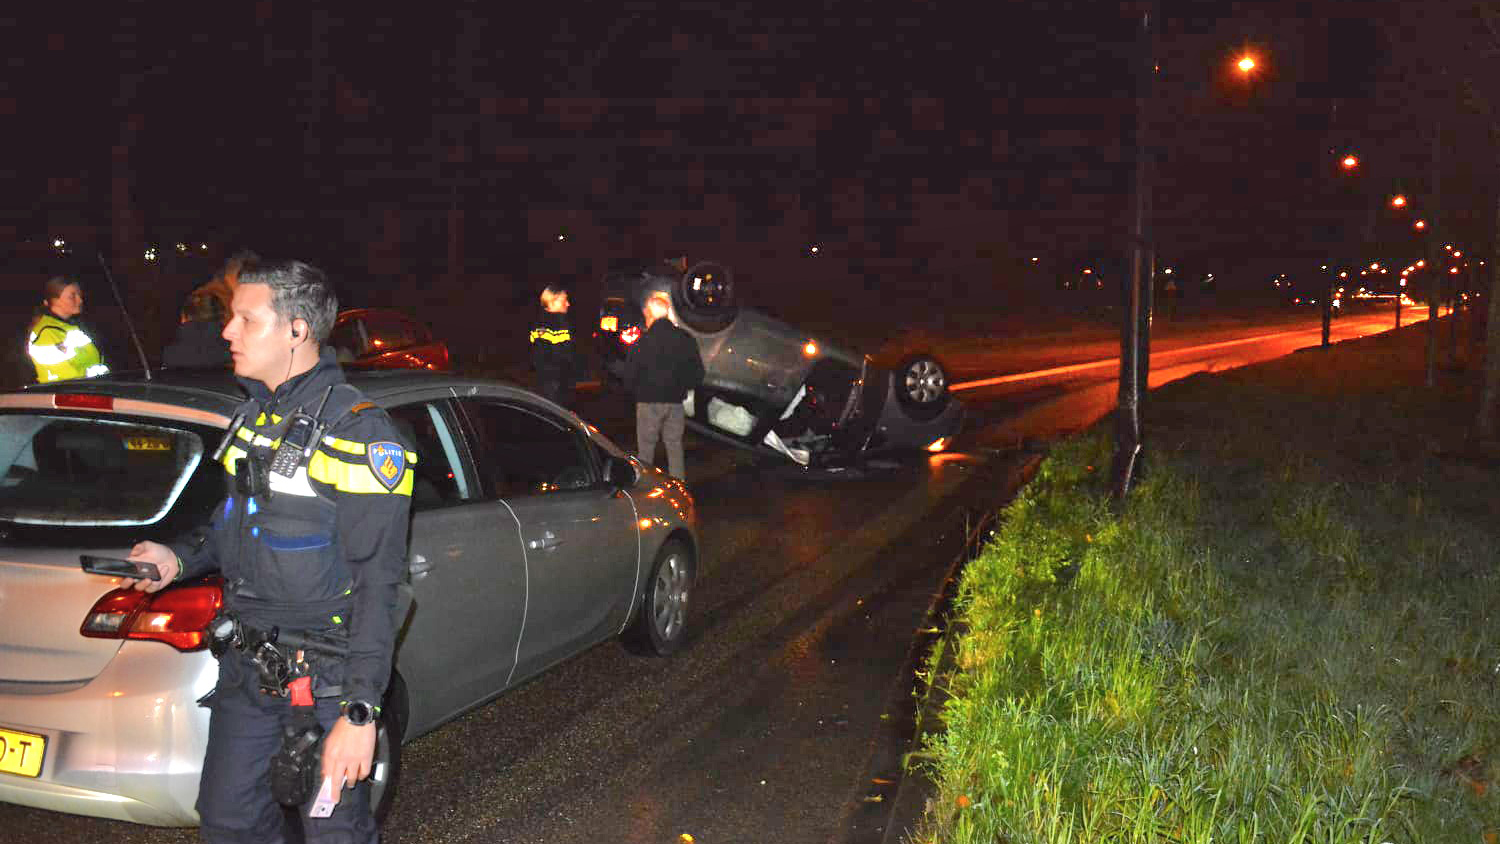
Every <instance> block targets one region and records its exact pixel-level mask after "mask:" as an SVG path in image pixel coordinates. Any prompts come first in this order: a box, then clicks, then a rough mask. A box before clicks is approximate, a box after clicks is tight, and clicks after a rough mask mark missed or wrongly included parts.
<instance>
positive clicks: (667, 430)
mask: <svg viewBox="0 0 1500 844" xmlns="http://www.w3.org/2000/svg"><path fill="white" fill-rule="evenodd" d="M685 425H686V416H685V414H684V413H683V412H682V402H639V403H637V404H636V406H635V444H636V452H635V453H636V456H637V457H639V458H640V459H641V462H643V463H649V464H651V465H653V466H655V465H657V463H656V442H657V440H658V439H660V440H661V442H662V444H663V445H665V446H666V447H667V471H668V472H670V473H672V476H673V477H677V478H681V479H683V480H687V465H686V461H685V460H684V459H683V456H682V431H683V428H684V427H685Z"/></svg>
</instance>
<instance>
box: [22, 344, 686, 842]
mask: <svg viewBox="0 0 1500 844" xmlns="http://www.w3.org/2000/svg"><path fill="white" fill-rule="evenodd" d="M350 381H351V383H353V384H354V385H355V386H357V387H359V388H360V389H361V390H363V391H364V392H365V394H366V395H368V396H369V397H370V398H371V399H372V400H373V401H375V402H377V403H378V404H380V405H382V406H383V407H384V408H385V409H386V410H387V411H388V412H389V413H390V414H391V417H392V419H394V420H395V422H396V425H397V427H398V428H399V429H400V430H401V431H402V432H403V434H404V436H405V438H406V439H407V440H408V443H407V444H408V445H409V446H410V447H412V448H413V449H414V450H415V451H417V453H418V455H419V460H418V463H417V465H416V466H415V475H416V477H415V482H414V488H413V493H412V526H411V540H410V551H409V556H408V565H409V578H408V581H407V583H406V584H404V585H403V587H402V590H401V606H400V607H399V613H400V618H402V619H404V624H403V626H402V627H401V632H400V639H399V642H398V646H397V655H396V663H395V671H394V676H393V677H392V678H391V682H390V686H389V690H388V692H387V696H386V701H385V706H384V710H383V712H382V714H381V729H380V739H379V742H378V747H377V758H376V766H375V767H376V770H375V774H374V778H375V784H374V793H373V795H372V796H373V798H374V800H375V804H376V807H377V808H376V811H377V814H383V813H384V812H385V811H386V810H387V809H388V807H389V805H390V801H391V796H392V793H393V791H394V787H395V783H396V781H397V778H398V776H399V773H400V761H401V748H400V746H401V743H402V742H403V741H405V740H408V739H411V738H413V737H415V736H417V735H420V734H422V733H424V732H426V731H429V730H431V729H433V728H435V727H437V726H439V725H441V724H443V723H444V722H446V721H448V720H450V719H452V718H453V717H454V716H456V715H458V714H460V713H462V712H464V711H465V710H467V709H470V708H472V707H475V706H478V705H480V704H482V703H484V702H486V701H488V700H490V699H492V698H494V697H495V696H496V695H499V694H500V693H501V692H503V691H505V690H506V689H508V688H511V687H513V686H515V685H517V684H519V683H521V682H522V681H524V680H526V679H527V678H529V677H532V676H534V675H536V674H538V673H540V672H542V671H545V670H546V669H547V668H549V667H550V666H552V665H555V664H557V663H559V662H561V661H563V660H565V659H567V658H569V657H571V656H573V655H575V654H577V653H579V652H580V651H583V650H585V649H587V648H590V647H592V646H593V645H596V644H598V643H600V642H602V641H605V640H607V639H611V638H615V637H620V638H622V639H623V640H624V641H625V643H626V645H627V646H628V647H630V649H631V650H633V651H636V652H638V653H642V654H647V655H665V654H669V653H671V652H673V651H675V650H676V649H678V648H679V647H681V645H682V644H683V642H684V640H685V634H686V630H685V626H684V625H685V622H686V620H687V611H688V606H689V598H690V595H691V594H692V589H693V586H694V583H695V579H696V575H697V571H698V564H697V561H698V559H699V557H698V553H699V552H698V540H697V536H696V533H695V523H696V513H695V508H694V503H693V498H692V496H691V495H690V494H689V493H688V490H687V488H686V487H685V486H684V485H683V483H682V482H681V481H679V480H676V479H674V478H671V477H668V476H666V475H664V474H662V473H661V472H660V471H658V470H655V469H650V468H645V467H643V466H642V465H641V464H640V463H639V462H637V461H636V460H634V459H633V458H631V457H629V456H627V455H626V454H625V453H624V452H622V451H621V450H620V449H619V448H618V447H616V446H615V445H614V444H613V443H611V442H610V441H609V440H608V439H607V438H605V437H604V436H603V435H602V434H600V432H599V431H598V430H597V429H595V428H594V427H593V426H591V425H588V424H587V423H585V422H583V421H582V420H580V419H579V418H578V417H576V416H574V415H573V414H572V413H570V412H568V411H566V410H564V409H562V408H560V407H558V406H556V405H553V404H551V403H550V402H548V401H546V400H545V399H542V398H540V397H538V396H536V395H534V394H532V393H529V392H527V391H525V390H521V389H518V388H515V387H512V386H508V385H505V384H499V383H494V382H487V381H478V380H472V379H464V378H458V377H453V376H448V375H436V374H430V373H422V372H388V373H386V372H383V373H360V374H352V375H351V376H350ZM239 395H240V394H239V391H238V389H237V388H236V387H235V386H234V384H233V381H232V380H231V379H229V378H228V377H227V376H226V375H223V374H205V373H177V374H168V375H166V376H161V375H158V376H157V378H156V380H152V381H146V380H142V379H138V378H127V377H115V378H104V379H93V380H88V381H75V382H60V383H56V384H52V385H48V386H47V387H42V388H33V389H29V390H26V391H24V392H20V393H11V394H5V395H0V800H4V801H7V802H12V803H18V804H23V805H29V806H36V807H40V808H45V809H52V810H56V811H63V812H71V813H76V814H84V815H96V816H100V817H108V818H116V819H121V820H127V821H135V822H138V823H145V824H156V825H169V826H177V825H183V826H188V825H193V824H196V823H197V814H196V812H195V811H194V809H193V804H194V801H195V800H196V797H197V791H198V775H199V768H200V765H201V762H202V759H203V752H204V747H205V743H206V740H207V731H208V710H206V709H204V708H203V707H200V706H198V705H197V703H196V701H197V700H198V699H199V698H200V697H202V696H203V695H204V694H206V693H207V692H208V691H209V690H210V689H211V688H212V687H213V684H214V681H215V678H216V675H217V669H216V666H215V664H214V661H213V659H212V657H211V656H210V655H209V654H208V652H207V651H206V649H205V642H204V639H203V634H202V630H203V627H204V625H205V624H206V623H207V621H208V620H209V619H210V618H211V617H212V616H213V614H214V613H215V612H216V611H217V609H218V606H219V603H220V591H219V583H218V582H217V581H216V580H215V579H205V580H200V581H197V582H192V583H185V584H180V585H178V586H175V587H173V588H169V589H166V590H163V591H162V592H159V593H157V594H155V595H146V594H144V593H140V592H134V591H127V590H117V589H115V588H114V586H115V583H113V582H112V581H111V580H110V579H108V578H102V577H99V576H96V575H90V574H85V573H84V572H82V571H81V570H80V568H79V564H78V556H79V554H80V553H94V554H103V555H116V556H123V555H124V553H125V552H126V550H127V549H128V548H129V547H130V545H131V544H132V543H134V542H135V541H137V540H139V539H164V538H167V537H169V536H172V535H175V534H176V533H178V532H180V531H182V530H185V529H187V528H188V527H191V526H192V525H194V524H198V523H201V522H202V521H204V520H206V519H207V514H208V511H209V510H210V509H211V508H212V507H213V505H214V503H215V502H216V501H217V500H219V498H220V496H221V495H222V493H223V491H224V483H225V478H224V473H223V471H222V469H220V468H219V467H217V466H216V465H213V463H212V461H210V460H209V459H208V455H209V454H210V453H211V452H212V451H213V449H214V447H215V445H216V444H217V442H218V440H219V438H220V437H221V436H222V435H223V431H224V428H225V427H226V426H227V425H228V423H229V417H230V415H231V412H232V410H233V408H234V406H235V405H236V404H237V403H238V401H239Z"/></svg>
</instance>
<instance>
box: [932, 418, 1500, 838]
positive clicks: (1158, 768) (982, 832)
mask: <svg viewBox="0 0 1500 844" xmlns="http://www.w3.org/2000/svg"><path fill="white" fill-rule="evenodd" d="M1245 424H1246V425H1247V427H1249V426H1251V425H1252V424H1253V423H1248V422H1247V423H1245ZM1240 433H1243V435H1244V437H1243V440H1241V439H1236V437H1235V436H1226V435H1225V432H1223V431H1218V432H1217V435H1218V436H1217V438H1215V437H1208V436H1206V437H1204V439H1203V442H1200V443H1187V442H1185V441H1184V442H1181V443H1174V444H1173V445H1172V446H1171V450H1169V451H1162V452H1160V453H1159V454H1158V455H1157V456H1156V459H1155V462H1154V463H1153V465H1152V472H1151V473H1150V475H1149V476H1148V477H1147V479H1145V481H1144V482H1143V483H1142V484H1141V485H1140V486H1139V487H1138V488H1137V490H1136V491H1135V493H1134V494H1133V495H1132V496H1131V497H1130V499H1129V501H1128V504H1127V506H1126V507H1125V508H1124V509H1123V511H1122V512H1120V513H1119V514H1114V513H1112V512H1111V509H1110V507H1109V506H1108V504H1107V499H1106V497H1105V495H1104V489H1103V481H1102V480H1101V477H1100V476H1101V475H1103V474H1106V473H1105V472H1104V469H1105V468H1107V466H1108V460H1109V457H1108V448H1107V443H1105V442H1104V441H1103V439H1102V438H1100V437H1097V436H1095V437H1091V438H1083V439H1078V440H1074V441H1071V442H1068V443H1065V444H1063V445H1061V446H1059V447H1058V448H1057V449H1055V450H1054V452H1053V454H1052V455H1051V456H1050V457H1049V458H1048V459H1047V460H1046V461H1045V462H1044V463H1043V465H1042V467H1041V468H1040V470H1039V472H1038V475H1037V477H1036V479H1035V480H1034V481H1033V482H1032V483H1031V484H1030V485H1029V486H1028V487H1027V488H1026V489H1025V490H1023V492H1022V493H1021V494H1020V496H1019V497H1018V498H1017V499H1016V500H1015V501H1014V502H1013V503H1012V504H1011V505H1010V506H1009V507H1008V508H1007V510H1006V512H1005V513H1004V514H1003V527H1002V529H1001V531H1000V533H999V535H998V536H997V537H996V539H995V541H994V542H993V543H992V544H991V545H990V547H989V548H987V549H986V551H985V552H984V553H983V555H982V556H981V557H980V558H979V559H977V560H976V561H974V562H973V563H971V564H970V565H969V566H968V568H967V570H966V572H965V575H964V579H963V582H962V585H961V587H960V595H959V603H958V613H959V617H958V621H959V622H960V624H959V627H958V629H960V630H962V631H963V632H962V633H961V634H960V636H959V637H958V638H957V640H956V642H954V644H953V646H952V647H953V653H952V665H953V667H952V669H951V670H950V671H949V673H947V674H942V675H938V676H937V678H936V683H937V684H939V685H940V686H944V687H946V691H947V692H949V694H950V695H951V696H950V697H949V699H948V700H947V702H946V704H945V706H944V710H943V712H942V717H943V720H944V729H943V730H941V731H940V732H938V733H936V734H935V735H934V736H932V737H931V738H930V739H929V741H928V745H927V747H926V748H925V752H924V754H923V755H922V758H923V759H925V760H926V762H925V763H926V764H927V765H929V766H930V767H931V773H932V775H933V778H934V780H935V782H936V783H937V793H936V795H935V797H934V798H933V800H932V802H931V803H930V805H929V810H928V812H927V815H926V817H925V818H924V820H923V823H922V825H921V826H920V827H919V828H918V829H917V830H916V831H915V832H914V833H913V834H912V835H911V840H913V841H919V842H928V841H941V842H985V844H992V842H1098V841H1117V842H1148V841H1149V842H1157V841H1173V842H1177V841H1180V842H1202V843H1203V844H1207V842H1211V841H1212V842H1288V844H1292V843H1293V842H1297V843H1298V844H1300V842H1346V841H1347V842H1377V843H1378V842H1386V841H1390V842H1413V844H1415V842H1449V841H1452V842H1481V843H1482V842H1491V844H1492V842H1493V841H1494V837H1493V836H1494V835H1495V834H1496V832H1497V831H1500V796H1497V794H1496V788H1495V787H1494V786H1493V785H1492V781H1493V780H1494V779H1495V777H1496V774H1497V766H1496V763H1495V761H1494V760H1495V754H1496V753H1500V717H1497V713H1500V706H1497V704H1500V675H1497V673H1496V672H1497V670H1500V665H1497V663H1500V646H1497V629H1496V628H1497V624H1500V604H1497V602H1496V599H1497V598H1500V588H1497V587H1500V573H1497V569H1496V549H1497V548H1500V535H1497V531H1496V527H1495V526H1494V525H1493V524H1491V523H1489V522H1488V521H1487V520H1484V519H1469V520H1465V519H1462V518H1458V517H1457V516H1455V515H1453V513H1451V512H1449V511H1448V510H1447V509H1445V508H1444V506H1443V505H1442V503H1441V502H1442V500H1443V499H1444V497H1443V496H1440V495H1435V494H1434V490H1431V489H1426V488H1424V487H1423V486H1422V485H1421V484H1420V483H1418V484H1417V485H1416V486H1415V487H1413V486H1412V484H1411V483H1410V482H1403V483H1396V482H1395V480H1394V479H1391V480H1388V481H1387V482H1384V483H1378V482H1376V483H1368V482H1363V481H1360V482H1351V481H1343V480H1339V479H1338V478H1337V477H1336V476H1334V475H1333V473H1332V472H1330V471H1329V470H1328V468H1327V467H1326V466H1324V465H1323V464H1321V463H1319V462H1316V461H1313V460H1311V459H1308V458H1306V457H1303V456H1299V455H1298V453H1297V452H1296V451H1295V450H1294V449H1292V448H1291V447H1289V446H1286V445H1285V444H1284V443H1281V442H1278V441H1276V434H1275V433H1274V432H1271V431H1266V432H1262V435H1261V436H1262V438H1261V440H1260V441H1258V442H1253V443H1250V444H1248V445H1247V444H1246V442H1245V441H1249V440H1255V437H1254V435H1253V432H1249V431H1246V432H1240ZM1227 441H1234V442H1236V443H1237V444H1236V445H1235V446H1234V447H1233V448H1232V449H1231V448H1230V447H1229V446H1222V445H1215V444H1213V443H1223V442H1227ZM1444 492H1445V494H1451V493H1453V490H1445V491H1444ZM929 669H930V670H932V671H937V670H938V668H937V660H936V659H935V660H934V664H933V665H931V666H929Z"/></svg>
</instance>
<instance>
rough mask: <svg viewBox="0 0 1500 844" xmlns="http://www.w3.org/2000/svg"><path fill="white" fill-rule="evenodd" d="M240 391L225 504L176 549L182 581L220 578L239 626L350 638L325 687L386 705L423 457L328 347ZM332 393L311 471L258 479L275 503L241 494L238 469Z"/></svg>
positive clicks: (265, 452) (265, 456)
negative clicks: (287, 374) (300, 366)
mask: <svg viewBox="0 0 1500 844" xmlns="http://www.w3.org/2000/svg"><path fill="white" fill-rule="evenodd" d="M240 383H241V384H242V385H243V386H244V387H245V390H246V391H247V392H248V393H249V394H250V398H249V400H247V401H246V402H245V403H244V404H242V405H241V406H240V408H239V412H244V414H245V416H244V420H245V421H244V424H243V425H242V426H241V427H240V428H239V429H238V430H237V431H236V432H235V433H234V438H233V439H232V440H231V442H232V445H231V446H230V447H229V449H228V451H226V452H225V454H224V457H223V460H222V462H223V464H224V468H225V470H226V478H227V481H228V484H227V486H228V489H227V495H226V496H225V499H224V501H223V502H221V503H220V504H219V506H218V507H216V508H215V509H214V515H213V519H212V520H211V522H210V523H209V525H208V526H207V527H205V528H201V529H199V530H197V531H194V532H193V533H191V534H189V535H188V536H186V537H184V538H182V539H180V540H178V541H175V542H173V543H171V544H170V547H171V548H172V550H173V551H174V552H176V553H177V555H178V556H179V557H180V558H181V559H182V562H183V576H184V577H189V578H190V577H197V576H199V575H203V574H207V573H209V572H214V571H217V572H219V573H221V574H222V575H223V576H224V580H225V584H224V604H225V608H226V609H229V610H233V611H234V612H236V613H238V614H239V616H240V618H241V620H242V621H243V622H244V623H246V624H248V625H251V626H253V627H256V628H257V629H261V630H265V629H269V628H270V627H271V626H273V625H274V626H279V627H281V628H282V629H284V630H291V631H299V632H309V631H316V632H322V633H325V634H331V635H334V636H335V637H338V636H345V637H347V643H348V656H347V657H346V658H344V659H343V660H340V661H337V662H336V663H335V665H336V667H335V666H334V665H331V666H330V669H329V672H328V673H329V674H331V675H332V676H324V677H323V678H322V679H323V680H324V682H325V683H326V684H332V685H340V684H341V685H342V691H341V695H342V698H341V699H343V700H364V701H369V702H371V703H375V704H379V702H380V699H381V695H382V694H383V693H384V691H385V686H386V682H387V680H388V678H389V677H390V673H391V659H392V654H393V650H394V647H395V640H396V626H395V619H394V618H393V617H392V616H393V614H394V612H395V607H396V586H397V584H398V583H399V582H400V581H401V579H402V577H403V575H404V573H405V568H406V563H405V559H406V535H407V528H408V522H409V517H410V509H411V487H412V470H411V467H412V466H413V465H414V464H415V463H416V455H415V454H412V453H411V452H410V451H408V450H407V446H406V444H405V443H402V442H401V440H400V438H399V436H398V434H397V433H396V428H395V426H394V425H393V424H392V423H391V420H390V417H389V416H387V415H386V413H385V411H383V410H381V409H379V408H378V407H375V406H374V405H372V404H371V403H370V402H368V401H365V399H364V397H363V396H362V395H361V394H360V393H359V392H358V391H357V390H355V389H354V388H353V387H350V386H349V385H348V384H347V383H345V382H344V373H343V371H342V370H340V369H339V366H338V361H337V359H336V358H335V357H334V355H333V352H332V351H331V350H329V349H324V350H323V354H322V356H321V357H320V359H319V361H318V364H317V365H316V366H315V367H313V368H312V369H311V370H309V371H307V372H305V373H303V374H301V375H298V376H296V377H294V378H292V379H291V380H289V381H287V382H286V383H285V384H282V385H281V386H280V387H278V388H277V389H276V391H275V393H272V392H271V391H270V390H268V389H266V386H265V384H262V383H261V382H259V381H252V380H249V379H245V378H241V379H240ZM329 387H334V389H333V391H332V392H331V393H330V392H329V390H328V388H329ZM325 394H327V395H328V396H329V400H328V405H327V407H326V408H325V409H324V412H323V413H322V414H319V418H320V419H321V420H322V421H323V422H324V423H326V424H327V425H328V428H327V430H325V431H324V433H323V436H322V438H321V439H320V440H319V442H318V446H317V449H316V450H315V451H314V452H313V455H312V457H311V459H310V460H308V461H307V463H306V464H305V466H304V468H303V469H301V470H298V471H297V472H296V473H295V475H294V476H293V477H292V478H290V479H287V478H283V477H281V476H279V475H270V474H266V475H263V476H262V477H264V478H266V479H267V481H266V482H267V483H268V485H269V486H270V490H271V492H270V494H258V495H255V496H253V497H252V496H247V495H245V494H244V493H243V492H241V491H240V489H239V487H238V485H237V484H236V482H235V472H236V469H237V463H239V462H241V461H261V460H264V461H267V464H268V463H269V458H270V455H271V454H272V453H273V452H272V449H271V448H270V444H271V443H272V442H273V441H278V440H279V439H280V437H281V435H282V433H284V430H283V429H284V428H285V421H284V420H285V418H286V417H287V416H289V415H290V414H291V413H293V412H294V411H296V410H297V409H298V408H301V409H302V410H303V411H304V412H306V413H308V414H318V407H319V404H321V402H322V400H323V397H324V395H325ZM318 671H319V672H322V669H319V670H318ZM332 693H333V692H332V691H329V694H332ZM314 694H315V695H317V694H318V690H317V687H316V685H315V687H314Z"/></svg>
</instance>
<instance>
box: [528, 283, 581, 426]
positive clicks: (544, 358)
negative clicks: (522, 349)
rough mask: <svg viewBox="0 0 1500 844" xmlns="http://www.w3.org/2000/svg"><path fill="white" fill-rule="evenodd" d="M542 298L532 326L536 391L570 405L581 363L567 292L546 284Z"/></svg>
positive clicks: (532, 352) (564, 405) (532, 356)
mask: <svg viewBox="0 0 1500 844" xmlns="http://www.w3.org/2000/svg"><path fill="white" fill-rule="evenodd" d="M541 299H542V313H541V315H540V316H538V317H537V320H536V323H535V324H534V325H533V326H532V327H531V366H532V368H533V369H535V370H536V380H537V392H539V393H541V394H542V395H544V396H546V397H547V398H549V399H551V400H552V401H554V402H557V403H558V404H560V405H562V406H563V407H571V406H572V405H573V390H574V386H575V384H576V383H577V380H578V370H579V366H578V343H577V342H576V341H575V340H574V339H573V326H572V324H571V323H570V322H569V321H568V291H566V290H564V289H562V288H561V287H547V288H545V289H543V290H542V296H541Z"/></svg>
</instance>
